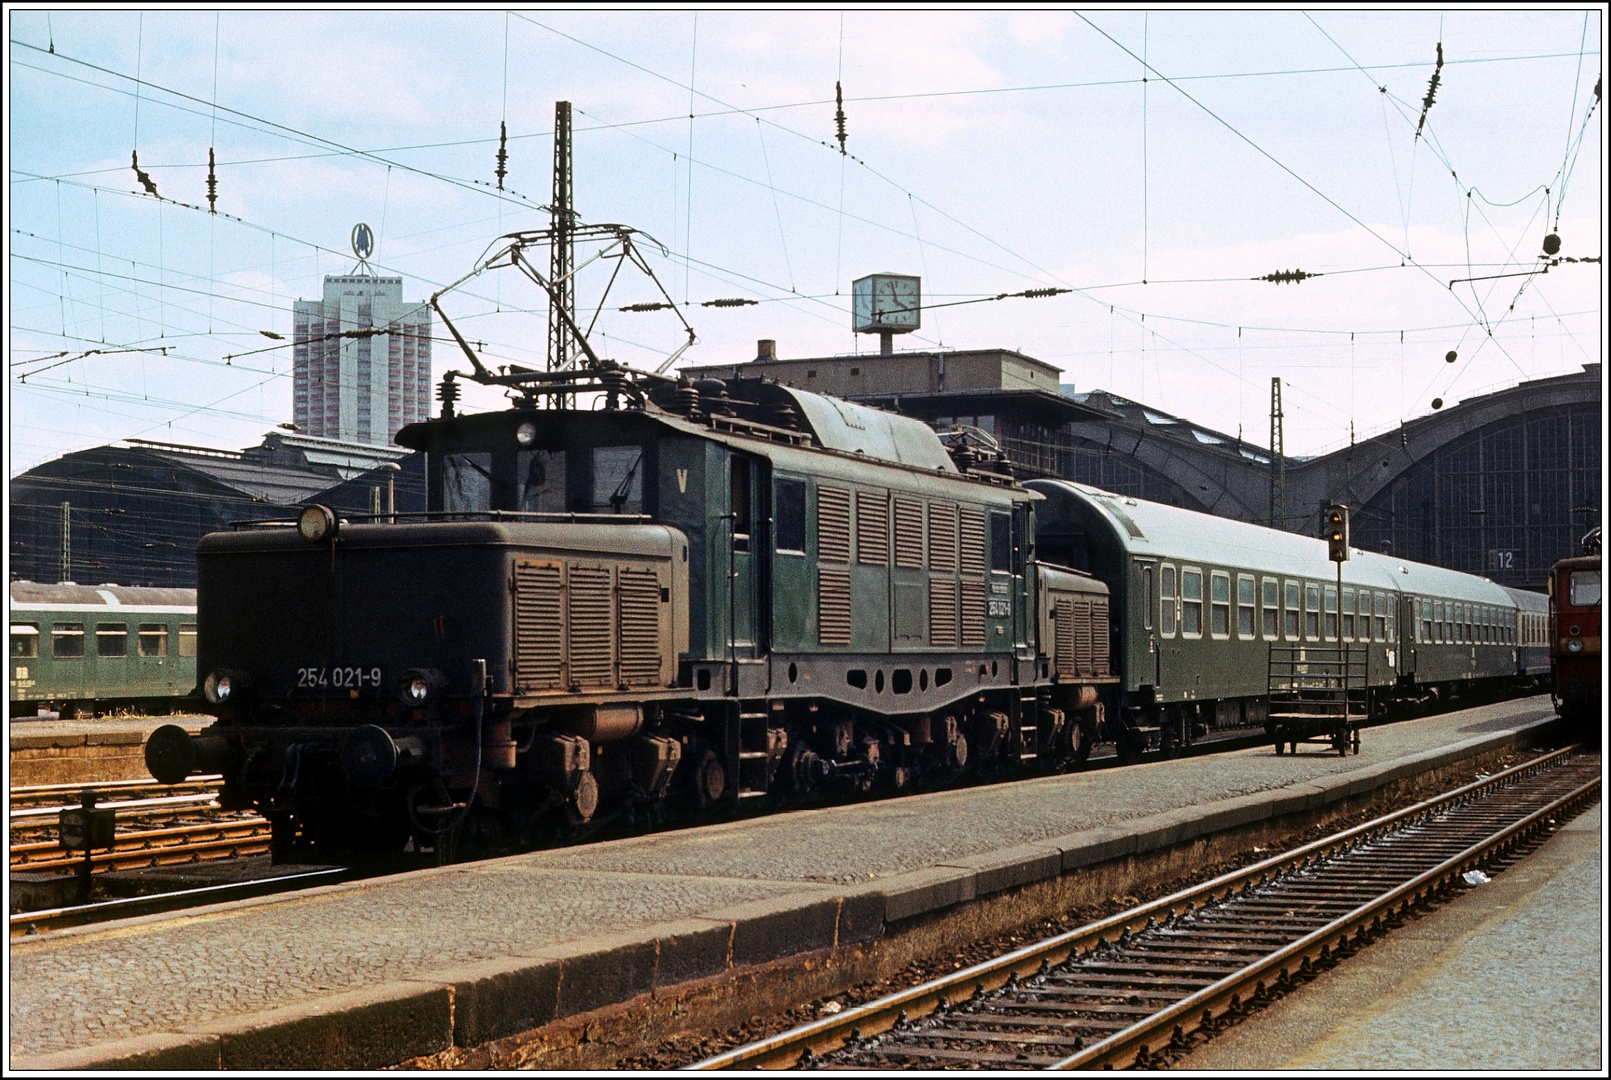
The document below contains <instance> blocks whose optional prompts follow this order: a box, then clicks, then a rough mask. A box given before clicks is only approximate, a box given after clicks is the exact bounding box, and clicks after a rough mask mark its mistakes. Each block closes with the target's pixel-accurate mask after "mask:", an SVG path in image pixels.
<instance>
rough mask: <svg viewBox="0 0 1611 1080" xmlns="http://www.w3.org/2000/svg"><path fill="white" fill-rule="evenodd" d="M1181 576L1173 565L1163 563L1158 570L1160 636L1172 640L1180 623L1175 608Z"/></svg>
mask: <svg viewBox="0 0 1611 1080" xmlns="http://www.w3.org/2000/svg"><path fill="white" fill-rule="evenodd" d="M1178 581H1179V576H1178V575H1177V574H1176V572H1175V567H1174V565H1173V564H1171V563H1163V564H1162V565H1160V566H1159V568H1158V636H1159V637H1165V638H1172V637H1174V636H1175V624H1176V623H1177V622H1179V618H1178V612H1177V611H1176V608H1175V603H1176V600H1177V598H1176V595H1175V594H1176V592H1177V591H1178V589H1179V586H1178V584H1177V582H1178Z"/></svg>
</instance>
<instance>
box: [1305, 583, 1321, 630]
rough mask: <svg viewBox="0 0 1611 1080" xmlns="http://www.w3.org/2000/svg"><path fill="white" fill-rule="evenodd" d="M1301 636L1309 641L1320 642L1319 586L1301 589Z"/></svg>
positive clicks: (1307, 586) (1306, 586) (1308, 586)
mask: <svg viewBox="0 0 1611 1080" xmlns="http://www.w3.org/2000/svg"><path fill="white" fill-rule="evenodd" d="M1303 636H1304V637H1305V638H1307V639H1308V640H1310V641H1319V640H1320V586H1319V585H1304V587H1303Z"/></svg>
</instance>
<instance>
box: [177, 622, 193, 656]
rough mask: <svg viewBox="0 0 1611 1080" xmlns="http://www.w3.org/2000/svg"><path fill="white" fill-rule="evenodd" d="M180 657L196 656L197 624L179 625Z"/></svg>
mask: <svg viewBox="0 0 1611 1080" xmlns="http://www.w3.org/2000/svg"><path fill="white" fill-rule="evenodd" d="M179 655H180V656H195V655H196V624H195V623H193V622H188V623H180V624H179Z"/></svg>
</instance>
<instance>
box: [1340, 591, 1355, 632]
mask: <svg viewBox="0 0 1611 1080" xmlns="http://www.w3.org/2000/svg"><path fill="white" fill-rule="evenodd" d="M1358 603H1359V594H1358V593H1357V592H1356V591H1355V590H1353V589H1347V588H1345V589H1343V591H1342V639H1343V640H1344V641H1352V640H1354V609H1355V608H1354V606H1355V605H1356V604H1358Z"/></svg>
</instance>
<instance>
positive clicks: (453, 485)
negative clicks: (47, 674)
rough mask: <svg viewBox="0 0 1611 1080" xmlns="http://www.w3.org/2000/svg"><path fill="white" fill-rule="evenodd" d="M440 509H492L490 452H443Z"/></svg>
mask: <svg viewBox="0 0 1611 1080" xmlns="http://www.w3.org/2000/svg"><path fill="white" fill-rule="evenodd" d="M442 509H444V510H458V511H473V510H491V509H492V455H491V454H445V455H443V457H442ZM142 655H144V654H142Z"/></svg>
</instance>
